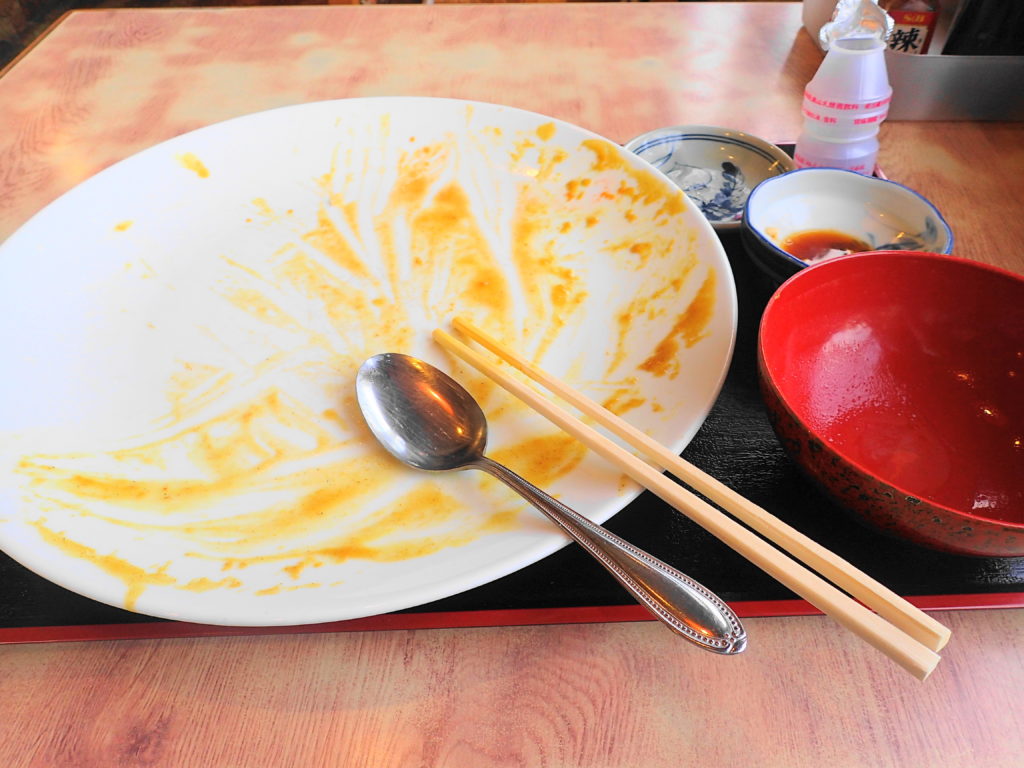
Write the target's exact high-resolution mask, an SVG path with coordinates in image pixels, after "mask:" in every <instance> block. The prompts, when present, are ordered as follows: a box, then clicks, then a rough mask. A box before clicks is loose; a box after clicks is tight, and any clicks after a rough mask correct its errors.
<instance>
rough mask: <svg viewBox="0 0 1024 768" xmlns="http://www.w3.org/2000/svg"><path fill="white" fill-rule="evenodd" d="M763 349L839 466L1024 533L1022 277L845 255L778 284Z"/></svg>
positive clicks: (970, 265)
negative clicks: (857, 469) (856, 468)
mask: <svg viewBox="0 0 1024 768" xmlns="http://www.w3.org/2000/svg"><path fill="white" fill-rule="evenodd" d="M760 344H761V355H762V359H763V362H764V367H765V372H766V375H768V376H769V378H770V379H771V381H772V382H773V383H774V384H775V386H776V388H777V389H778V390H779V391H780V392H781V394H782V397H783V399H784V401H785V402H786V404H787V405H788V406H789V407H790V409H791V410H792V411H793V412H794V413H795V414H796V416H797V418H798V419H800V420H801V421H802V422H803V423H804V425H805V426H807V427H808V428H809V429H810V430H811V431H812V432H813V433H815V435H816V436H817V437H818V438H820V439H821V440H822V441H823V442H825V443H826V444H827V445H829V446H830V447H831V448H833V449H834V450H835V451H837V452H838V453H839V454H841V455H842V456H843V457H844V458H845V459H847V460H849V461H851V462H853V463H854V464H856V465H857V466H859V467H860V468H861V469H862V470H865V471H867V472H868V473H870V474H871V475H874V476H875V477H877V478H879V479H881V480H883V481H884V482H886V483H888V484H890V485H892V486H894V487H896V488H897V489H899V490H900V491H902V492H904V493H907V494H909V495H912V496H916V497H918V498H925V499H928V500H929V501H932V502H934V503H937V504H941V505H943V506H946V507H949V508H952V509H955V510H958V511H961V512H964V513H968V514H970V515H974V516H977V517H981V518H986V519H990V520H999V521H1002V522H1009V523H1016V524H1021V525H1024V279H1022V278H1021V277H1019V276H1016V275H1012V274H1010V273H1008V272H1003V271H1001V270H998V269H995V268H991V267H986V266H983V265H981V264H978V263H976V262H972V261H967V260H963V259H958V258H956V257H950V256H939V255H935V254H917V253H908V252H898V251H890V252H877V253H870V254H856V255H854V256H848V257H842V258H839V259H835V260H832V261H829V262H825V263H823V264H820V265H818V266H815V267H812V268H810V269H807V270H804V271H803V272H801V273H799V274H798V275H797V276H796V277H794V278H793V279H792V280H790V281H789V282H788V283H786V284H785V285H783V286H782V287H781V288H780V289H779V291H778V292H777V293H776V294H775V296H774V297H773V298H772V300H771V301H770V302H769V305H768V307H767V309H766V310H765V313H764V316H763V319H762V324H761V340H760Z"/></svg>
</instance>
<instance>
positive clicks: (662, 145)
mask: <svg viewBox="0 0 1024 768" xmlns="http://www.w3.org/2000/svg"><path fill="white" fill-rule="evenodd" d="M626 149H628V150H630V151H631V152H634V153H636V154H637V155H639V156H640V157H642V158H643V159H644V160H646V161H647V162H649V163H650V164H651V165H653V166H654V167H655V168H657V169H658V170H659V171H661V172H662V173H664V174H665V175H666V176H668V177H669V178H670V179H671V180H672V182H673V183H674V184H675V185H676V186H678V187H679V188H680V189H682V190H683V191H684V192H685V193H686V195H687V197H689V198H690V199H691V200H693V201H694V202H695V203H696V204H697V207H698V208H700V210H701V212H702V213H703V214H704V217H705V218H706V219H707V220H708V221H709V222H711V226H712V227H714V229H715V230H716V231H719V232H722V231H728V230H738V229H739V226H740V219H741V218H742V217H743V206H744V205H745V204H746V202H747V196H748V195H749V194H750V190H752V189H753V188H754V187H756V186H757V185H758V184H760V183H761V182H762V181H764V180H765V179H767V178H770V177H773V176H778V175H780V174H783V173H785V172H787V171H791V170H793V169H794V168H795V167H796V166H795V165H794V164H793V158H791V157H790V156H789V155H787V154H786V153H785V152H783V151H782V150H781V149H779V148H778V147H777V146H775V145H774V144H770V143H769V142H767V141H765V140H764V139H760V138H758V137H757V136H751V135H750V134H749V133H743V132H742V131H734V130H731V129H729V128H719V127H717V126H713V125H680V126H675V127H672V128H659V129H657V130H654V131H649V132H647V133H644V134H642V135H640V136H637V137H636V138H635V139H633V140H632V141H630V142H629V143H628V144H626Z"/></svg>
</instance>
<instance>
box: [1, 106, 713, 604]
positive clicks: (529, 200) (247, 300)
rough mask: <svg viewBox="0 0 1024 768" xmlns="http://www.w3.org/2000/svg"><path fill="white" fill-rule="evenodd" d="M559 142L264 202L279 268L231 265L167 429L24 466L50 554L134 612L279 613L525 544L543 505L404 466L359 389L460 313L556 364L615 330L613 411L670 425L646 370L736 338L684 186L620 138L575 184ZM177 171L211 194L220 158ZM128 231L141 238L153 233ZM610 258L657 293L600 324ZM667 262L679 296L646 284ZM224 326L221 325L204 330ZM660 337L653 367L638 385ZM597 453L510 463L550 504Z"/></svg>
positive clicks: (557, 440) (338, 178) (534, 451)
mask: <svg viewBox="0 0 1024 768" xmlns="http://www.w3.org/2000/svg"><path fill="white" fill-rule="evenodd" d="M385 128H387V131H388V132H390V131H391V130H392V128H391V126H390V125H389V126H385ZM557 134H558V131H557V129H556V126H555V124H554V123H545V124H542V125H540V126H538V127H537V128H536V129H535V130H533V131H531V132H524V134H523V135H521V136H519V137H517V138H516V140H514V141H510V139H508V138H506V137H504V136H503V132H502V130H501V129H499V128H493V129H491V130H484V131H481V132H480V137H483V138H480V140H481V141H483V140H484V138H487V139H489V140H491V141H492V142H493V146H494V147H499V148H504V149H502V151H504V152H505V153H506V157H505V160H504V169H501V168H499V169H498V171H496V170H495V169H494V168H492V167H491V166H489V165H488V164H487V163H483V164H481V165H480V167H481V168H482V169H483V170H479V169H478V170H477V171H475V172H474V173H467V172H465V167H466V166H467V165H468V164H467V163H466V162H465V157H464V154H465V153H466V152H468V151H470V150H469V149H467V145H466V143H465V142H463V143H460V142H459V141H457V140H456V139H454V138H453V139H451V140H441V141H436V142H432V143H420V142H419V141H418V140H417V138H416V137H415V136H413V137H400V138H401V140H399V138H395V141H396V142H398V143H400V144H401V145H402V149H401V151H400V152H399V153H398V154H397V159H396V162H397V172H393V173H385V172H384V171H383V170H381V169H373V168H372V163H371V160H372V157H371V156H370V155H369V154H367V155H365V156H363V155H360V156H353V154H352V152H353V150H352V149H351V147H349V146H347V145H346V144H345V142H341V143H340V144H339V146H338V149H337V150H336V151H335V153H334V156H333V157H332V158H331V159H330V163H329V167H328V168H326V169H325V170H324V172H323V173H322V174H321V175H319V176H317V177H316V178H312V179H309V181H308V185H307V186H308V187H309V188H311V189H315V190H317V192H316V194H317V198H318V203H317V204H316V206H315V207H314V208H312V209H307V208H302V207H301V206H296V205H291V204H289V203H288V202H285V203H283V204H282V203H281V202H280V201H278V200H276V199H275V197H274V193H275V191H274V190H266V191H263V190H253V194H252V196H251V197H250V204H249V206H248V209H247V210H245V211H244V212H242V213H241V214H240V220H239V222H238V226H241V227H245V228H249V229H250V230H254V231H258V232H259V233H261V235H262V237H264V238H265V239H266V241H267V242H269V243H272V247H270V248H268V249H267V251H266V252H265V253H262V254H246V255H245V256H239V255H238V254H227V253H225V254H221V256H220V260H219V263H218V264H217V265H216V269H217V270H219V271H218V272H217V278H216V279H215V280H214V281H213V283H212V285H211V286H210V297H211V298H210V307H209V308H208V309H209V312H203V311H199V312H197V313H196V314H195V316H192V315H190V314H189V313H187V312H185V313H182V316H181V317H178V318H175V319H176V320H177V321H178V322H180V323H183V324H193V325H194V328H193V327H192V326H189V327H190V328H191V329H192V330H194V331H196V332H197V333H201V334H203V335H204V337H205V338H208V339H209V340H211V341H210V343H211V344H212V345H213V346H214V347H215V348H217V349H221V350H222V353H220V354H219V356H217V355H214V356H212V357H211V356H209V355H208V356H207V357H205V358H204V359H198V358H197V359H189V360H180V361H177V364H176V367H175V368H174V372H173V373H171V374H170V375H169V376H168V378H167V381H166V392H165V393H164V395H165V401H166V408H165V409H164V412H163V414H162V415H161V416H160V417H159V418H157V419H155V420H154V421H153V423H152V425H151V428H150V429H149V430H148V431H145V432H143V433H141V434H139V435H137V436H135V437H133V438H127V439H125V440H123V441H122V443H121V444H119V445H117V446H113V447H109V446H108V447H106V448H104V450H98V451H81V450H78V451H71V450H67V451H64V450H60V449H59V448H58V449H56V450H52V451H50V450H48V451H46V452H37V453H32V454H30V455H26V456H24V457H23V458H22V459H21V461H20V463H19V464H18V466H17V469H16V471H17V472H18V473H19V475H20V476H21V478H22V479H23V485H24V497H25V509H26V510H28V512H27V517H28V518H29V519H30V522H31V524H32V525H33V526H34V528H35V530H36V531H37V532H38V534H39V535H40V537H41V538H42V540H43V541H44V542H46V543H47V544H48V545H50V546H52V547H54V548H56V549H57V550H59V551H60V552H62V553H63V554H65V555H67V556H70V557H73V558H76V559H79V560H84V561H86V562H89V563H91V564H92V565H93V566H95V567H96V568H98V569H99V570H100V571H102V572H103V573H105V574H107V575H108V576H110V577H113V578H115V579H117V580H118V581H119V582H121V583H122V584H123V585H124V589H125V593H124V604H125V606H126V607H128V608H134V607H135V606H136V603H137V601H138V599H139V598H140V596H141V595H142V594H143V593H144V592H145V591H146V590H147V589H149V588H152V587H161V588H176V589H181V590H186V591H190V592H193V593H196V594H197V595H200V594H204V593H207V592H211V591H220V590H250V591H251V592H252V594H256V595H265V596H270V595H276V594H281V593H283V592H286V591H288V590H293V589H298V588H316V587H318V586H321V585H322V584H331V583H335V582H332V578H333V577H332V576H331V575H330V574H329V573H328V575H326V576H323V577H322V576H321V575H320V574H321V573H323V572H324V571H325V566H329V565H331V564H337V563H344V562H348V561H376V562H395V561H401V560H407V559H412V558H418V557H423V556H425V555H429V554H432V553H435V552H438V551H440V550H442V549H445V548H449V547H458V546H460V545H464V544H466V543H468V542H471V541H474V540H476V539H477V538H479V537H480V536H483V535H485V534H488V533H492V532H500V531H507V530H512V529H515V528H516V527H517V526H519V525H520V521H519V511H520V510H521V509H522V507H523V505H522V504H521V503H520V502H518V501H517V500H515V499H514V498H513V497H512V496H511V494H510V492H508V491H507V490H506V489H503V488H501V487H499V486H498V484H497V483H494V482H493V481H492V480H491V479H489V478H487V477H486V476H483V475H481V476H480V477H478V478H477V479H476V480H475V481H474V482H473V483H472V490H471V491H470V492H469V495H467V492H466V490H465V489H466V487H467V486H466V483H467V481H466V480H465V479H464V477H463V479H462V480H458V481H455V480H452V479H451V476H445V477H436V476H419V475H416V474H415V473H412V472H411V471H409V470H406V469H405V468H403V467H401V466H400V465H398V464H397V462H395V461H393V460H392V459H391V458H390V457H388V456H387V455H386V454H384V452H383V451H382V450H381V449H380V448H379V446H377V444H376V443H375V441H374V440H373V439H372V437H371V436H370V435H369V432H368V431H367V430H366V428H365V426H364V424H363V422H362V418H361V416H360V414H359V413H358V410H357V407H356V404H355V401H354V398H353V397H352V396H351V394H350V391H351V384H352V380H353V377H354V372H355V370H356V369H357V367H358V366H359V364H360V363H361V362H362V361H363V360H364V359H366V358H367V357H369V356H371V355H373V354H376V353H378V352H381V351H412V350H413V349H415V346H416V344H417V340H418V335H421V334H423V333H427V334H429V330H431V329H432V328H433V327H436V326H440V325H443V324H445V323H446V322H447V320H448V319H449V318H450V317H451V316H452V315H454V314H459V313H465V314H468V315H470V316H472V317H474V318H476V321H477V322H479V323H480V324H481V326H482V327H484V328H485V329H487V330H488V332H490V333H493V334H494V335H495V336H497V337H499V338H503V339H505V340H507V341H508V342H509V343H511V344H513V345H514V346H516V347H518V348H520V349H527V348H528V349H529V354H530V355H531V356H532V358H533V359H535V360H538V361H539V360H540V359H541V358H543V356H544V355H545V353H546V352H547V351H548V350H549V349H550V348H551V347H552V345H553V344H555V343H556V342H557V341H558V340H559V338H560V337H561V335H562V334H563V333H564V332H566V331H568V330H569V329H573V328H576V327H577V326H578V325H579V324H580V323H581V322H582V318H584V317H585V313H586V312H587V311H594V312H602V313H607V314H608V316H613V317H614V321H613V322H612V323H611V327H612V328H613V329H614V330H613V333H614V338H599V339H594V340H593V341H592V346H593V354H598V355H600V354H603V352H604V350H606V349H607V350H608V365H607V373H608V375H609V379H608V381H609V383H610V386H611V389H609V393H610V394H609V395H608V396H607V397H606V399H605V403H606V405H607V406H608V407H609V408H611V409H612V410H614V411H617V412H620V413H622V412H625V411H629V410H633V409H636V408H639V407H642V406H645V405H646V406H648V407H651V408H654V409H655V410H657V409H658V408H660V405H658V404H657V403H650V402H648V401H647V398H646V397H645V396H644V395H643V393H642V392H641V391H640V384H639V383H638V381H637V378H636V373H637V369H639V370H640V371H642V372H644V373H645V374H648V375H653V376H668V377H674V376H676V375H678V374H679V372H680V371H679V350H680V347H681V346H682V347H688V346H692V345H693V344H695V343H697V342H698V341H699V340H700V339H701V338H702V337H703V335H704V334H705V333H706V330H707V327H708V324H709V322H710V319H711V317H712V316H713V313H714V300H715V295H716V292H715V275H714V272H713V271H710V272H708V273H707V274H705V275H704V276H703V277H702V280H703V283H702V284H701V285H700V287H699V288H697V289H696V293H694V288H693V285H692V280H691V272H693V270H694V267H695V265H696V263H697V262H696V257H695V256H694V244H693V241H692V239H691V241H689V242H686V243H679V242H677V241H676V237H677V235H678V228H673V227H671V226H668V225H669V224H670V223H671V219H672V217H673V216H674V215H676V214H678V213H680V212H681V211H682V209H683V205H684V203H683V200H682V196H681V194H679V193H677V191H676V190H674V188H672V187H671V185H668V184H667V183H666V182H665V181H664V180H662V179H659V178H658V177H657V176H655V175H654V174H651V173H650V172H648V171H645V170H641V169H637V168H634V167H633V166H632V165H630V164H629V163H627V162H626V161H625V160H624V158H623V157H622V154H621V150H619V148H617V147H615V145H612V144H610V143H608V142H604V141H601V140H597V139H586V140H583V141H582V143H581V144H580V146H579V147H578V149H577V152H581V153H589V154H590V155H591V156H592V157H591V162H590V163H589V167H588V168H587V169H586V170H585V172H583V173H570V172H568V171H567V170H565V166H566V160H567V159H568V158H569V154H568V152H566V150H565V149H564V148H563V147H559V146H556V145H554V144H552V143H551V142H552V140H553V139H554V138H555V137H556V136H557ZM368 151H369V150H367V152H368ZM177 161H178V163H179V164H180V165H181V166H182V167H184V168H185V169H187V170H189V171H192V172H194V173H195V174H196V175H197V176H198V177H200V178H204V179H205V178H208V177H209V171H208V170H207V167H206V165H205V164H204V163H203V161H202V160H201V159H200V158H199V157H197V156H196V155H193V154H185V155H181V156H178V157H177ZM508 167H511V168H512V169H513V171H514V173H515V174H516V175H517V176H518V177H520V178H521V181H519V182H518V183H517V186H515V187H514V188H513V190H512V193H509V194H507V195H506V198H503V199H492V198H489V197H488V196H487V195H482V194H481V193H480V190H481V189H490V187H491V186H493V181H491V180H490V179H489V178H488V177H487V173H498V172H499V171H500V172H501V173H505V174H507V173H508V170H507V168H508ZM385 180H386V181H385ZM385 183H386V184H388V185H389V186H386V187H383V188H380V187H375V188H373V191H372V193H368V192H367V185H373V184H385ZM128 225H131V229H129V228H128ZM111 226H114V227H115V228H116V229H117V230H119V231H121V232H122V233H123V234H122V235H120V236H122V237H131V236H133V234H134V233H136V232H139V231H140V230H144V228H145V222H144V221H142V220H140V219H139V218H138V217H136V219H135V220H133V221H132V222H123V223H120V224H116V225H114V224H112V225H111ZM624 226H625V227H626V228H625V229H624ZM605 231H607V232H609V233H610V232H616V233H618V236H617V237H615V238H613V237H610V236H608V237H605V236H604V235H603V234H602V233H603V232H605ZM624 232H627V233H628V234H627V235H626V236H623V233H624ZM673 233H675V234H673ZM595 238H596V239H595ZM680 254H682V255H680ZM594 259H608V260H613V261H614V263H615V264H616V266H617V268H618V269H621V270H626V271H627V272H631V273H634V274H636V275H637V276H638V277H637V279H638V285H640V286H641V289H640V290H639V292H637V293H636V295H633V294H630V295H629V296H626V297H619V298H618V299H616V300H617V301H618V302H619V305H618V306H606V305H602V306H599V307H597V308H596V309H588V302H591V301H593V300H594V297H593V296H592V285H591V284H590V282H588V278H587V271H588V269H589V264H590V263H591V262H592V260H594ZM665 264H671V265H673V270H674V271H673V273H672V274H671V275H670V276H669V277H668V278H666V279H660V278H659V279H654V278H652V279H651V280H648V281H647V282H644V278H643V276H644V275H647V274H648V270H650V269H651V268H652V267H658V268H659V269H664V267H663V266H662V265H665ZM152 274H156V275H157V277H156V278H154V279H159V270H154V271H153V272H152V273H151V274H150V275H149V276H150V277H152ZM653 274H655V275H661V276H662V277H663V276H664V273H663V272H658V271H657V270H655V272H654V273H653ZM685 296H691V298H689V299H686V300H684V297H685ZM208 316H209V317H213V316H216V317H217V318H219V320H220V324H209V325H202V323H204V322H206V321H205V318H206V317H208ZM666 316H674V317H675V318H676V319H675V320H674V321H673V322H672V323H670V324H669V323H665V324H664V325H665V327H666V328H669V330H668V332H667V334H662V337H661V338H659V339H652V338H648V335H645V334H643V333H634V330H635V327H636V326H638V325H640V324H643V323H650V322H652V321H654V320H657V318H659V317H666ZM147 325H148V326H149V327H153V323H147ZM639 339H645V341H643V342H642V343H644V344H646V345H647V347H648V348H647V349H643V350H641V352H642V355H641V356H640V358H639V359H641V360H642V361H643V362H642V363H641V364H639V365H638V366H637V365H635V364H631V366H627V365H626V361H627V359H634V358H635V357H636V355H635V354H633V355H632V357H631V353H634V352H635V350H634V347H635V346H636V345H637V344H638V343H641V342H640V341H638V340H639ZM453 367H459V366H458V364H457V363H455V361H453ZM459 378H460V380H461V381H462V382H463V383H464V384H465V385H466V387H467V388H468V389H469V390H470V391H471V392H472V393H473V395H474V396H475V397H477V398H478V399H479V400H480V401H481V404H482V405H483V407H484V408H485V409H486V410H487V411H488V416H489V418H490V419H491V420H492V421H500V420H501V419H503V418H505V419H509V420H510V421H515V420H517V419H518V420H522V417H523V414H524V413H525V407H524V406H522V405H520V404H519V403H518V402H517V401H515V400H513V399H512V398H510V397H508V396H506V395H505V394H504V393H502V392H500V391H498V390H496V388H495V387H494V385H493V384H491V383H490V382H489V381H488V380H486V379H484V378H483V377H481V376H479V375H478V374H475V373H474V372H471V371H469V370H466V369H465V368H460V369H459ZM585 454H586V450H585V449H584V448H583V446H581V445H580V444H579V443H577V442H576V441H574V440H573V439H571V438H569V437H566V436H565V435H563V434H561V433H559V432H552V431H549V430H548V429H547V428H545V429H543V430H539V431H537V432H536V433H535V434H531V435H526V436H525V437H524V438H523V439H522V440H521V441H520V442H519V443H517V444H515V445H498V446H495V447H494V450H493V452H492V453H491V455H492V456H493V457H494V458H495V459H497V460H499V461H503V462H506V463H508V464H509V465H510V466H512V468H513V469H516V470H517V471H519V472H520V473H521V474H523V475H524V476H526V477H527V478H529V479H531V480H533V481H534V482H536V483H538V484H539V485H542V486H550V484H551V483H553V482H554V481H556V480H557V479H558V478H560V477H562V476H564V475H566V474H568V473H570V472H572V470H573V469H574V468H575V467H577V466H578V465H579V463H580V462H581V461H582V460H583V458H584V456H585ZM474 494H476V496H474ZM471 498H472V499H474V501H473V502H472V503H470V502H469V501H468V499H471ZM480 499H489V500H490V501H489V503H487V504H482V503H480ZM111 541H117V542H121V544H119V545H117V546H114V545H111V544H110V543H109V542H111ZM124 542H129V543H131V544H130V545H126V544H125V543H124ZM257 571H258V572H259V573H260V574H261V576H260V578H259V579H254V580H253V581H252V584H251V585H250V582H249V581H248V576H249V574H251V573H255V572H257ZM197 574H198V575H197ZM267 574H271V575H270V576H268V575H267ZM275 574H276V576H275ZM314 576H315V577H316V578H313V577H314ZM268 579H269V581H268Z"/></svg>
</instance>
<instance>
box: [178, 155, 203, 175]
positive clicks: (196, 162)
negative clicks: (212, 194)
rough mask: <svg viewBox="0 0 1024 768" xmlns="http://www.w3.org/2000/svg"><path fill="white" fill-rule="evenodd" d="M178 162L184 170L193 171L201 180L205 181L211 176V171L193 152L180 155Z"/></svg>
mask: <svg viewBox="0 0 1024 768" xmlns="http://www.w3.org/2000/svg"><path fill="white" fill-rule="evenodd" d="M177 160H178V163H179V164H180V165H181V167H182V168H184V169H186V170H189V171H192V172H193V173H194V174H195V175H196V176H198V177H199V178H201V179H205V178H207V177H208V176H209V175H210V172H209V170H207V168H206V166H205V165H203V162H202V160H200V159H199V158H198V157H196V156H195V155H194V154H192V153H191V152H185V153H184V154H181V155H178V158H177Z"/></svg>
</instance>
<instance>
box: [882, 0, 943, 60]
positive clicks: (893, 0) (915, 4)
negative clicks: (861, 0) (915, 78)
mask: <svg viewBox="0 0 1024 768" xmlns="http://www.w3.org/2000/svg"><path fill="white" fill-rule="evenodd" d="M879 5H880V6H881V7H882V8H883V9H884V10H885V11H886V13H888V14H889V15H890V16H891V17H892V20H893V29H892V33H891V34H890V35H889V48H890V49H891V50H893V51H896V52H897V53H911V54H915V53H916V54H921V53H928V45H929V44H930V43H931V41H932V34H933V33H934V32H935V23H936V22H937V21H938V19H939V4H938V3H937V2H934V0H881V2H879Z"/></svg>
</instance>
